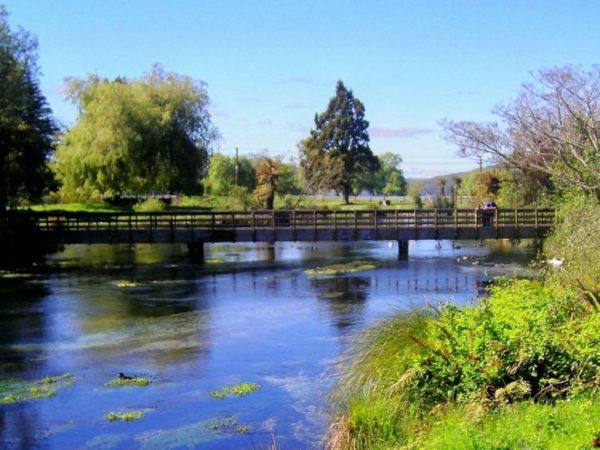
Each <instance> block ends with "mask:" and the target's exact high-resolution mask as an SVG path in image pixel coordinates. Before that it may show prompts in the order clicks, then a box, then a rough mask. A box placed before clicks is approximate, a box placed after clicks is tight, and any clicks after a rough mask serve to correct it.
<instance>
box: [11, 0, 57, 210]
mask: <svg viewBox="0 0 600 450" xmlns="http://www.w3.org/2000/svg"><path fill="white" fill-rule="evenodd" d="M7 19H8V13H7V11H6V8H5V7H4V6H2V5H0V211H3V210H5V209H6V208H7V207H8V206H11V205H15V204H16V203H18V202H19V201H22V200H36V199H38V198H39V197H41V195H42V194H43V193H44V190H45V189H46V188H48V187H49V186H50V185H51V181H52V174H51V172H50V170H49V169H48V160H49V158H50V156H51V154H52V152H53V141H54V135H55V133H56V132H57V127H56V125H55V123H54V120H53V118H52V112H51V111H50V108H49V107H48V105H47V103H46V99H45V97H44V96H43V95H42V93H41V91H40V87H39V82H38V69H37V65H36V58H37V55H36V51H37V42H36V40H35V38H33V37H32V36H31V35H30V34H29V33H27V32H26V31H24V30H22V29H19V30H18V31H16V32H14V31H12V30H11V29H10V26H9V25H8V20H7Z"/></svg>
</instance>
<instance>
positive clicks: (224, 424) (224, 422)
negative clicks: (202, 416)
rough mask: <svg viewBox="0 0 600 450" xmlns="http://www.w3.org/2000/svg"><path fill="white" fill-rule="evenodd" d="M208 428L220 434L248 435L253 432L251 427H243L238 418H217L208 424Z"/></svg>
mask: <svg viewBox="0 0 600 450" xmlns="http://www.w3.org/2000/svg"><path fill="white" fill-rule="evenodd" d="M206 428H208V429H209V430H213V431H217V432H219V433H230V434H231V433H239V434H246V433H249V432H250V431H252V427H251V426H250V425H241V424H239V423H238V421H237V418H236V417H217V418H216V419H214V420H212V421H209V422H207V423H206Z"/></svg>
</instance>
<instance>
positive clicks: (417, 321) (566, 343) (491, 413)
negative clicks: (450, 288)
mask: <svg viewBox="0 0 600 450" xmlns="http://www.w3.org/2000/svg"><path fill="white" fill-rule="evenodd" d="M355 344H356V345H355V346H354V347H353V348H354V351H353V353H352V354H350V355H348V362H347V365H346V369H345V371H344V373H343V375H342V377H341V381H340V383H339V385H338V387H337V390H336V392H335V394H334V402H335V404H336V405H337V408H338V410H337V411H338V414H337V416H336V418H335V420H334V421H333V423H332V425H331V429H330V434H329V439H328V445H329V448H332V449H345V448H352V449H359V448H364V449H374V448H378V449H386V448H390V449H391V448H565V447H564V446H562V444H563V443H564V442H565V440H568V439H569V438H570V439H571V441H570V443H569V445H568V447H567V448H587V446H591V444H592V440H593V439H594V436H595V433H596V432H600V423H599V421H598V419H595V418H594V419H593V420H591V419H590V417H592V416H594V414H593V412H594V411H598V410H600V406H599V404H598V401H597V398H596V391H597V388H598V386H599V384H600V377H599V376H598V373H600V352H599V351H598V348H599V347H600V313H599V312H598V309H597V307H594V306H593V305H592V304H591V303H589V302H587V301H586V300H585V298H584V297H582V296H581V295H580V294H579V293H578V292H576V291H573V290H568V289H562V288H560V287H557V286H556V285H554V286H544V285H543V284H541V283H540V282H536V281H512V282H508V281H506V282H502V283H500V284H499V285H498V286H496V287H494V288H492V293H491V297H490V298H488V299H484V300H482V301H481V302H480V303H479V304H477V305H475V306H474V307H471V308H458V307H455V306H444V307H441V308H440V309H439V310H437V311H433V310H429V311H420V312H412V313H409V314H399V315H397V316H395V317H393V318H391V319H388V320H386V321H384V322H381V323H380V324H379V325H378V326H376V327H374V328H373V329H371V330H370V331H368V332H367V333H366V334H364V335H363V336H361V337H360V338H359V339H358V341H357V342H356V343H355ZM567 418H568V420H567ZM552 424H554V425H552ZM553 427H554V428H553ZM561 430H562V431H561Z"/></svg>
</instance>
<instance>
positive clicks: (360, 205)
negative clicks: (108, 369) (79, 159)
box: [22, 195, 414, 213]
mask: <svg viewBox="0 0 600 450" xmlns="http://www.w3.org/2000/svg"><path fill="white" fill-rule="evenodd" d="M157 202H158V200H154V199H151V200H148V201H147V202H143V204H139V205H137V206H136V207H135V208H134V209H137V210H140V211H162V210H167V211H190V210H241V209H247V208H246V207H245V205H244V204H242V203H240V201H239V200H238V199H237V198H235V197H219V196H211V195H207V196H193V197H185V196H184V197H181V199H180V200H179V202H178V203H177V204H175V205H170V206H166V207H164V206H163V204H162V203H160V202H158V203H157ZM290 205H292V208H291V207H290ZM293 207H296V208H299V209H331V210H372V209H398V208H400V209H412V208H414V204H413V202H412V201H410V200H392V201H391V203H390V204H389V205H384V206H382V205H380V204H379V203H378V202H377V201H375V200H368V199H362V198H355V197H351V200H350V204H348V205H346V204H345V203H344V201H343V199H342V198H341V197H334V198H325V197H322V198H319V197H310V198H307V197H302V198H301V197H297V196H286V201H285V202H281V201H277V200H276V203H275V208H276V209H293ZM22 209H31V210H33V211H42V212H56V211H67V212H109V213H110V212H130V211H132V208H131V207H129V206H116V205H110V204H108V203H53V204H42V205H31V206H25V207H22Z"/></svg>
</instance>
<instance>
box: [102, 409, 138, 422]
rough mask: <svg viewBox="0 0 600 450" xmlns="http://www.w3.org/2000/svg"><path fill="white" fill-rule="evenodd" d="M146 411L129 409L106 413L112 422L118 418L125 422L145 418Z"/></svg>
mask: <svg viewBox="0 0 600 450" xmlns="http://www.w3.org/2000/svg"><path fill="white" fill-rule="evenodd" d="M145 415H146V413H145V412H144V411H142V410H138V411H127V412H109V413H108V414H107V415H106V418H107V419H108V420H109V421H110V422H114V421H116V420H120V421H123V422H131V421H133V420H140V419H143V418H144V416H145Z"/></svg>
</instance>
